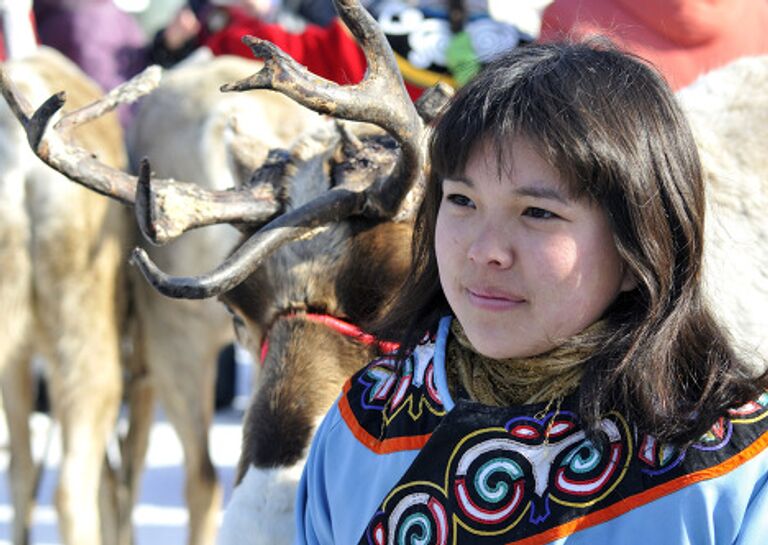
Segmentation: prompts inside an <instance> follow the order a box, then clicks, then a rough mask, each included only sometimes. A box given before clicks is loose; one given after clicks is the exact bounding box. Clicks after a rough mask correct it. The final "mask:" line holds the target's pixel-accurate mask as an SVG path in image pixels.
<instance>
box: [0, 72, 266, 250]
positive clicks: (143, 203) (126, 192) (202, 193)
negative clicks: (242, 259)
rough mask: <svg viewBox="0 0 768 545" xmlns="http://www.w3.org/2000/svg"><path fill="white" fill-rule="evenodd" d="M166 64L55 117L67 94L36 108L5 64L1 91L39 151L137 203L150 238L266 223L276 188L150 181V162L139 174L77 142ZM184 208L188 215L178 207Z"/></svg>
mask: <svg viewBox="0 0 768 545" xmlns="http://www.w3.org/2000/svg"><path fill="white" fill-rule="evenodd" d="M161 73H162V71H161V69H160V68H159V67H156V66H151V67H149V68H147V69H146V70H144V71H143V72H142V73H141V74H139V75H137V76H136V77H134V78H133V79H131V80H130V81H128V82H126V83H124V84H123V85H121V86H119V87H117V88H115V89H113V90H112V91H111V92H109V93H108V94H107V95H105V96H104V97H103V98H102V99H100V100H98V101H96V102H94V103H92V104H90V105H88V106H85V107H83V108H80V109H79V110H76V111H73V112H70V113H67V114H64V115H63V116H62V117H61V119H60V120H59V121H58V122H57V123H56V124H55V125H53V126H51V120H52V119H53V117H54V116H55V115H56V113H57V112H58V111H59V110H60V109H61V108H62V107H63V106H64V103H65V100H66V95H65V93H63V92H62V93H57V94H55V95H53V96H51V97H50V98H49V99H48V100H46V101H45V102H44V103H43V104H42V105H41V106H40V107H39V108H38V109H37V110H35V111H33V109H32V107H31V106H30V105H29V103H28V101H27V100H26V99H25V98H24V97H23V96H21V95H20V93H19V92H18V90H17V89H16V87H15V85H14V84H13V82H12V81H11V79H10V78H9V77H8V75H7V74H6V71H5V68H2V67H0V91H2V94H3V97H4V98H5V100H6V102H7V103H8V106H9V107H10V108H11V111H12V112H13V113H14V115H15V116H16V118H17V119H18V120H19V122H20V123H21V125H22V127H23V128H24V131H25V132H26V134H27V140H28V141H29V145H30V146H31V148H32V150H33V151H34V152H35V154H36V155H37V156H38V157H39V158H40V159H42V160H43V162H45V163H46V164H48V165H49V166H50V167H52V168H53V169H55V170H57V171H59V172H61V173H62V174H64V175H65V176H67V177H68V178H70V179H71V180H73V181H75V182H77V183H79V184H81V185H83V186H85V187H87V188H89V189H91V190H93V191H96V192H97V193H100V194H102V195H106V196H108V197H112V198H113V199H116V200H118V201H120V202H121V203H123V204H126V205H132V206H133V205H135V213H136V219H137V222H138V224H139V226H140V228H141V230H142V232H143V233H144V236H145V237H147V239H148V240H150V241H151V242H153V243H155V244H163V243H165V242H168V241H169V240H172V239H174V238H177V237H178V236H179V235H181V234H182V233H184V232H186V231H188V230H190V229H194V228H197V227H203V226H206V225H212V224H215V223H222V222H237V223H247V224H256V225H263V224H264V223H265V222H266V221H268V220H269V219H270V218H272V217H274V216H275V215H276V214H277V213H278V212H279V211H280V208H281V204H280V203H279V201H278V199H277V198H276V194H275V192H274V191H273V190H272V188H271V187H269V186H267V185H264V186H248V187H243V188H239V189H237V190H234V189H233V190H224V191H208V190H205V189H203V188H201V187H200V186H198V185H195V184H191V183H185V182H180V181H177V180H172V179H155V180H152V181H151V182H150V168H149V164H148V163H147V162H144V163H143V164H142V167H141V175H140V176H139V177H136V176H131V175H129V174H126V173H125V172H122V171H120V170H117V169H114V168H111V167H108V166H107V165H105V164H104V163H102V162H101V161H99V160H98V158H96V157H94V156H93V155H92V154H91V153H90V152H89V151H87V150H85V149H83V148H81V147H79V146H77V145H75V144H73V143H72V140H71V138H70V136H71V132H72V130H73V129H74V128H75V127H77V126H79V125H82V124H84V123H87V122H88V121H91V120H93V119H96V118H98V117H100V116H102V115H104V114H105V113H107V112H110V111H112V110H114V109H115V108H116V107H117V106H119V105H120V104H127V103H130V102H134V101H135V100H137V99H138V98H139V97H141V96H144V95H146V94H148V93H150V92H151V91H153V90H154V89H155V88H156V87H157V86H158V84H159V83H160V78H161ZM177 210H184V211H185V213H184V214H178V213H176V212H175V211H177Z"/></svg>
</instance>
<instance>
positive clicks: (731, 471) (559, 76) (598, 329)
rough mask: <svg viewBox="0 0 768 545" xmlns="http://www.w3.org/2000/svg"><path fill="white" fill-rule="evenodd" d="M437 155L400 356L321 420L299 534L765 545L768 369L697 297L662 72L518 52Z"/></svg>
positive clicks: (688, 164)
mask: <svg viewBox="0 0 768 545" xmlns="http://www.w3.org/2000/svg"><path fill="white" fill-rule="evenodd" d="M430 153H431V165H432V173H431V178H430V182H429V185H428V188H427V193H426V196H425V199H424V202H423V205H422V207H421V210H420V212H419V215H418V217H417V220H416V226H415V232H414V246H413V258H414V261H413V274H412V275H411V277H410V278H409V280H408V281H407V284H406V285H405V286H404V288H403V289H402V290H401V292H400V294H399V297H398V299H397V300H396V301H395V303H394V307H393V308H394V310H393V312H392V314H391V316H389V318H388V322H387V324H385V327H384V330H385V331H386V332H389V333H390V334H396V335H398V336H399V337H400V339H401V340H402V344H401V346H402V348H401V354H399V355H397V356H392V357H382V358H380V359H378V360H376V361H374V362H372V363H371V364H369V365H368V366H367V367H366V368H364V369H363V370H362V371H360V372H359V373H358V374H357V375H355V376H354V377H353V378H352V379H351V380H350V381H349V382H348V383H347V384H346V386H345V388H344V391H343V393H342V395H341V397H340V399H339V401H338V403H337V404H336V406H335V407H334V408H333V409H332V410H331V412H330V414H329V415H328V416H327V417H326V419H325V421H324V423H323V424H322V426H321V427H320V430H319V432H318V434H317V436H316V438H315V441H314V443H313V446H312V449H311V452H310V456H309V460H308V463H307V466H306V469H305V474H304V477H303V480H302V484H301V486H300V491H299V496H298V502H297V512H298V513H297V524H298V530H299V532H298V535H299V537H298V541H299V542H300V543H337V544H341V543H344V544H347V543H408V544H411V543H424V544H426V543H462V544H464V543H478V544H486V543H487V544H501V543H525V544H534V543H550V542H565V541H567V543H569V544H573V543H585V544H586V543H589V544H591V545H594V544H601V543H606V544H607V543H621V544H622V545H632V544H637V545H640V544H647V543H654V544H670V545H672V544H674V545H685V544H697V545H700V544H726V543H727V544H734V543H739V544H741V545H751V544H754V545H757V544H758V543H765V539H766V536H768V450H766V449H768V395H767V394H766V393H765V390H766V388H768V378H767V375H762V376H761V377H757V378H754V377H750V375H749V372H748V371H747V368H746V366H745V365H744V363H743V362H742V361H740V359H739V357H738V355H737V354H736V353H735V352H734V350H733V349H732V347H731V346H730V345H729V341H728V334H727V332H725V331H723V329H722V328H721V327H720V326H719V325H718V323H717V321H716V320H715V319H714V318H713V315H712V313H711V312H710V310H709V309H708V307H707V304H706V302H705V301H704V299H703V296H702V287H701V261H702V243H703V241H702V236H703V235H702V233H703V220H704V218H703V213H704V187H703V183H702V173H701V168H700V165H699V159H698V156H697V151H696V147H695V144H694V142H693V139H692V136H691V133H690V130H689V128H688V126H687V124H686V121H685V119H684V117H683V115H682V114H681V112H680V109H679V108H678V106H677V104H676V102H675V99H674V97H673V95H672V93H671V92H670V90H669V88H668V87H667V85H666V84H665V83H664V81H663V80H662V78H660V77H659V76H658V75H657V74H656V73H655V72H654V71H653V70H652V69H650V68H649V67H647V66H646V65H644V64H643V63H642V62H640V61H638V60H636V59H634V58H631V57H629V56H627V55H625V54H622V53H619V52H617V51H614V50H612V49H610V48H607V47H606V46H603V45H597V44H591V45H590V44H581V45H563V44H550V45H535V46H528V47H523V48H517V49H515V50H512V51H510V52H509V53H508V54H506V55H505V56H504V57H503V58H500V59H499V60H497V61H495V62H494V63H492V64H491V65H489V66H488V67H487V68H486V69H485V70H484V71H483V72H482V73H481V74H480V75H479V77H478V78H477V79H475V80H474V81H473V82H472V83H470V84H469V85H468V86H466V87H465V88H463V89H462V90H461V91H460V92H459V93H458V94H457V96H456V98H455V99H454V101H453V102H452V104H451V106H450V107H449V109H448V110H447V111H446V113H445V114H444V115H443V116H442V117H441V119H440V121H439V122H438V124H437V126H436V127H435V131H434V134H433V137H432V142H431V150H430ZM403 324H405V327H403ZM425 332H427V333H426V335H425Z"/></svg>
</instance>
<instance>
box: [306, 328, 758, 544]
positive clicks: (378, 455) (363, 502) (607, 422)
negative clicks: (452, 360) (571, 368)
mask: <svg viewBox="0 0 768 545" xmlns="http://www.w3.org/2000/svg"><path fill="white" fill-rule="evenodd" d="M447 332H448V320H444V321H443V322H441V325H440V330H439V332H438V335H437V337H436V339H426V340H425V342H424V343H423V344H422V345H420V346H419V347H418V348H417V349H416V350H415V351H414V354H413V355H412V356H411V357H410V358H408V359H407V360H405V361H404V362H402V363H399V364H398V363H396V362H395V361H394V360H392V359H390V358H382V359H379V360H376V361H374V362H372V363H371V364H370V365H368V366H367V367H366V368H365V369H363V370H362V371H360V372H359V373H358V374H357V375H355V376H354V377H353V378H352V379H351V380H350V381H349V382H348V383H347V385H346V386H345V388H344V393H343V394H342V396H341V397H340V399H339V401H338V403H337V405H336V406H335V407H334V409H333V410H332V411H331V413H329V415H328V417H327V418H326V420H325V421H324V423H323V425H322V426H321V428H320V430H319V432H318V435H317V437H316V439H315V441H314V443H313V447H312V451H311V453H310V458H309V461H308V463H307V467H306V469H305V474H304V477H303V478H302V483H301V485H300V491H299V496H298V502H297V522H298V527H299V532H298V538H297V540H298V543H355V542H358V543H365V544H379V543H381V544H383V543H398V544H401V543H402V544H412V543H419V544H428V543H430V544H431V543H435V544H449V543H450V544H454V543H478V544H489V545H496V544H502V543H525V544H544V543H562V542H564V541H565V540H566V539H567V542H568V543H569V544H573V543H584V544H588V543H589V544H600V543H609V542H610V543H622V544H623V545H624V544H637V545H640V544H641V543H642V544H643V545H645V544H647V543H654V544H670V545H672V544H674V545H686V544H691V545H693V544H696V545H700V544H726V543H727V544H736V543H738V544H741V545H758V544H760V545H764V544H765V543H768V450H766V449H767V448H768V394H764V395H763V396H761V397H760V398H759V399H758V400H756V401H754V402H751V403H748V404H746V405H745V406H743V407H741V408H740V409H738V410H734V411H730V412H729V414H728V416H727V418H722V419H720V421H718V422H717V423H716V424H715V426H713V428H712V429H711V430H710V432H709V433H707V434H706V435H705V436H704V437H702V438H701V439H700V440H699V441H698V442H697V443H696V444H694V445H693V446H692V447H690V448H689V449H687V450H686V451H684V452H682V451H679V450H677V449H674V448H670V447H668V446H666V445H663V444H660V443H659V442H658V441H656V440H655V439H654V438H653V437H651V436H647V435H645V436H642V435H638V434H637V432H636V431H635V430H634V428H633V426H632V425H631V423H630V422H627V421H626V419H625V418H624V417H623V416H622V415H621V414H619V413H616V412H612V413H609V414H606V415H605V416H604V417H603V419H602V423H601V428H602V431H603V432H604V434H605V437H606V442H605V444H604V445H596V444H593V443H592V442H591V441H589V440H588V439H587V438H586V437H585V434H584V432H583V431H582V430H581V427H580V423H579V419H578V417H577V415H576V412H575V410H574V407H573V405H572V402H573V400H572V399H565V400H564V401H563V403H562V404H561V406H560V408H559V409H558V410H551V408H548V407H546V406H544V405H529V406H522V407H513V408H497V407H487V406H483V405H479V404H477V403H473V402H468V401H461V400H460V401H458V402H457V403H455V404H454V402H453V400H451V398H450V394H449V393H448V389H447V383H446V380H445V363H444V354H445V341H446V338H447Z"/></svg>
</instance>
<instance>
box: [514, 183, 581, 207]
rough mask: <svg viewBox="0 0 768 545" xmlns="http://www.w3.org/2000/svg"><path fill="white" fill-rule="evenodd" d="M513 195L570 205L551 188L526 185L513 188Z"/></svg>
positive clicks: (566, 198)
mask: <svg viewBox="0 0 768 545" xmlns="http://www.w3.org/2000/svg"><path fill="white" fill-rule="evenodd" d="M514 192H515V194H517V195H520V196H521V197H534V198H536V199H548V200H552V201H557V202H559V203H561V204H570V202H571V199H570V198H569V197H568V196H567V195H565V194H563V193H562V192H560V191H558V190H557V189H555V188H553V187H541V186H536V185H528V186H522V187H516V188H515V191H514Z"/></svg>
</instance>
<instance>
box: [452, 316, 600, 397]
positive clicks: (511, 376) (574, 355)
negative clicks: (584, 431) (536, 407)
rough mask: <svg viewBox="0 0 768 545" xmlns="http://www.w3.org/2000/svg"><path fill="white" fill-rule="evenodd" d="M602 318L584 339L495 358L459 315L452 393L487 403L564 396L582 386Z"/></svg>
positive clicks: (454, 327)
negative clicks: (475, 341) (475, 343)
mask: <svg viewBox="0 0 768 545" xmlns="http://www.w3.org/2000/svg"><path fill="white" fill-rule="evenodd" d="M602 330H603V324H602V322H597V323H596V324H594V325H592V326H591V327H589V328H587V330H585V331H584V332H583V333H582V334H581V335H580V337H581V339H580V342H567V343H564V344H563V345H561V346H558V347H556V348H554V349H552V350H550V351H549V352H546V353H544V354H540V355H537V356H532V357H529V358H511V359H504V360H495V359H492V358H488V357H486V356H483V355H482V354H480V353H478V352H477V351H476V350H475V349H474V348H473V347H472V344H471V343H470V342H469V339H468V338H467V337H466V335H465V334H464V330H463V329H462V327H461V324H459V322H458V320H455V319H454V320H453V322H452V323H451V333H450V337H449V339H448V344H447V348H446V373H447V376H448V385H449V389H450V391H451V395H452V396H453V397H454V398H456V397H461V394H462V393H464V395H465V397H469V398H470V399H471V400H473V401H477V402H479V403H482V404H484V405H491V406H512V405H523V404H530V403H541V402H551V401H553V400H557V399H562V398H563V397H565V396H566V395H568V394H570V393H571V392H573V391H574V390H576V388H578V386H579V382H580V380H581V376H582V374H583V369H584V365H583V364H584V363H585V362H586V361H587V360H588V359H589V358H590V357H591V356H592V354H593V353H594V352H595V342H590V339H595V340H596V339H597V338H598V337H599V333H600V332H601V331H602Z"/></svg>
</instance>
